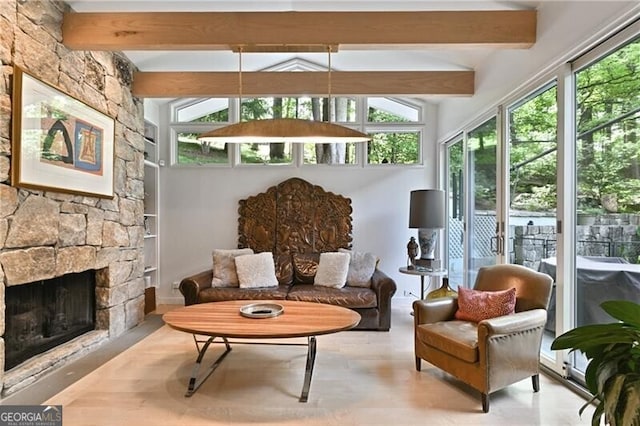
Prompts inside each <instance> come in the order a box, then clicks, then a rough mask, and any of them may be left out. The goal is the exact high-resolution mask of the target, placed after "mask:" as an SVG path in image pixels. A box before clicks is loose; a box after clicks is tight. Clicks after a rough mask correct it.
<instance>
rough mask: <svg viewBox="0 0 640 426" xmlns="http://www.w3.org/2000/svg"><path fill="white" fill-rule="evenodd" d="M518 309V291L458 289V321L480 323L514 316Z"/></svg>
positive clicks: (513, 289)
mask: <svg viewBox="0 0 640 426" xmlns="http://www.w3.org/2000/svg"><path fill="white" fill-rule="evenodd" d="M515 308H516V289H515V288H510V289H509V290H502V291H479V290H472V289H468V288H463V287H460V288H458V310H457V311H456V319H459V320H464V321H473V322H480V321H482V320H485V319H489V318H495V317H501V316H503V315H509V314H512V313H513V312H514V311H515Z"/></svg>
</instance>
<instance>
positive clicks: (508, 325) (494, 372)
mask: <svg viewBox="0 0 640 426" xmlns="http://www.w3.org/2000/svg"><path fill="white" fill-rule="evenodd" d="M552 283H553V280H552V278H551V277H550V276H549V275H547V274H543V273H540V272H536V271H533V270H531V269H528V268H525V267H524V266H521V265H495V266H488V267H483V268H480V270H479V271H478V275H477V277H476V283H475V286H474V289H476V290H480V291H498V290H507V289H510V288H514V287H515V289H516V306H515V313H514V314H511V315H504V316H499V317H496V318H491V319H486V320H483V321H480V322H478V323H475V322H471V321H462V320H457V319H455V317H454V315H455V313H456V310H457V309H458V301H457V299H456V298H453V297H445V298H442V299H434V300H417V301H415V302H413V312H414V322H415V334H414V342H415V360H416V370H418V371H420V364H421V360H423V359H424V360H425V361H427V362H429V363H431V364H433V365H435V366H436V367H439V368H441V369H442V370H444V371H446V372H448V373H449V374H451V375H453V376H455V377H456V378H458V379H459V380H461V381H463V382H464V383H466V384H468V385H470V386H471V387H473V388H474V389H477V390H478V391H480V392H481V393H482V409H483V411H484V412H485V413H487V412H488V411H489V394H490V393H491V392H494V391H496V390H499V389H502V388H504V387H506V386H508V385H510V384H512V383H515V382H518V381H520V380H522V379H525V378H527V377H531V379H532V384H533V390H534V392H537V391H538V390H539V387H540V382H539V376H538V374H539V358H540V345H541V342H542V333H543V330H544V324H545V322H546V321H547V306H548V304H549V298H550V295H551V285H552Z"/></svg>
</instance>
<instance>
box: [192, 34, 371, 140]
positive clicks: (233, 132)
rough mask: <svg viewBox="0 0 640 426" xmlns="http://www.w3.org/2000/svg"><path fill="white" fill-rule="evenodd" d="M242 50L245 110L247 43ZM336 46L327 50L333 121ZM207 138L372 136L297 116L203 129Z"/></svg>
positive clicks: (360, 137)
mask: <svg viewBox="0 0 640 426" xmlns="http://www.w3.org/2000/svg"><path fill="white" fill-rule="evenodd" d="M237 49H238V50H237V52H238V70H239V72H238V92H239V100H240V110H241V111H242V53H243V52H244V51H245V46H244V45H242V46H237ZM332 49H333V46H331V45H326V46H324V50H325V51H326V52H327V54H328V56H329V64H328V73H327V94H328V95H327V105H326V106H327V108H328V110H327V112H328V114H327V116H328V117H329V121H331V102H332V99H331V52H332ZM197 139H198V140H200V141H205V142H222V143H281V142H294V143H318V144H323V143H348V142H367V141H370V140H371V137H370V136H369V135H367V134H365V133H362V132H359V131H357V130H354V129H350V128H348V127H344V126H339V125H337V124H333V123H331V122H329V123H327V122H324V121H313V120H301V119H297V118H273V119H264V120H252V121H242V122H240V123H236V124H231V125H229V126H225V127H221V128H218V129H214V130H211V131H209V132H206V133H203V134H201V135H200V136H198V138H197Z"/></svg>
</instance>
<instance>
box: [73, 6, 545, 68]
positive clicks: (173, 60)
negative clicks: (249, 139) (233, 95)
mask: <svg viewBox="0 0 640 426" xmlns="http://www.w3.org/2000/svg"><path fill="white" fill-rule="evenodd" d="M67 3H69V4H70V5H71V7H72V8H73V9H74V10H75V11H77V12H143V11H145V12H150V11H157V12H170V11H182V12H194V11H203V12H204V11H207V12H211V11H218V12H234V11H235V12H243V11H247V12H248V11H265V12H266V11H272V12H276V11H426V10H518V9H535V8H537V6H538V5H539V3H540V2H539V1H485V0H471V1H435V0H414V1H391V0H386V1H377V0H333V1H319V0H295V1H282V0H275V1H265V0H263V1H260V0H202V1H179V0H177V1H163V0H161V1H157V0H138V1H125V0H121V1H120V0H111V1H97V0H77V1H68V2H67ZM409 31H410V29H409ZM352 49H353V50H347V49H341V50H340V51H338V52H337V53H333V54H332V55H331V65H332V68H333V69H335V70H340V71H431V70H471V69H475V68H476V67H478V66H480V65H482V63H483V61H486V60H487V58H489V57H490V56H491V54H492V53H493V50H494V49H491V48H484V47H482V48H479V47H474V48H460V47H457V48H448V49H444V48H433V47H431V48H426V47H420V48H405V49H398V48H397V47H396V48H389V47H386V48H383V49H380V50H372V49H371V48H369V49H367V50H357V48H352ZM125 54H126V55H127V56H128V57H129V58H130V59H131V60H132V61H133V63H134V64H135V65H136V66H137V67H138V68H139V69H140V70H141V71H236V70H238V54H236V53H232V52H230V51H229V52H225V51H127V52H125ZM293 58H301V59H304V60H306V61H309V62H313V63H315V64H318V65H321V66H325V67H326V66H327V65H328V56H327V53H244V54H243V55H242V69H243V71H244V70H246V71H258V70H262V69H265V68H268V67H272V66H274V65H276V64H280V63H283V62H287V61H288V60H290V59H293Z"/></svg>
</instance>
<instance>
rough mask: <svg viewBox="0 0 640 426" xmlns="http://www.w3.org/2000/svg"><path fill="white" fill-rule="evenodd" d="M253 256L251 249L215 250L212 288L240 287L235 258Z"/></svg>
mask: <svg viewBox="0 0 640 426" xmlns="http://www.w3.org/2000/svg"><path fill="white" fill-rule="evenodd" d="M246 254H253V250H251V249H250V248H244V249H215V250H213V279H212V280H211V287H238V285H239V281H238V273H237V271H236V263H235V257H236V256H242V255H246Z"/></svg>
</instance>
